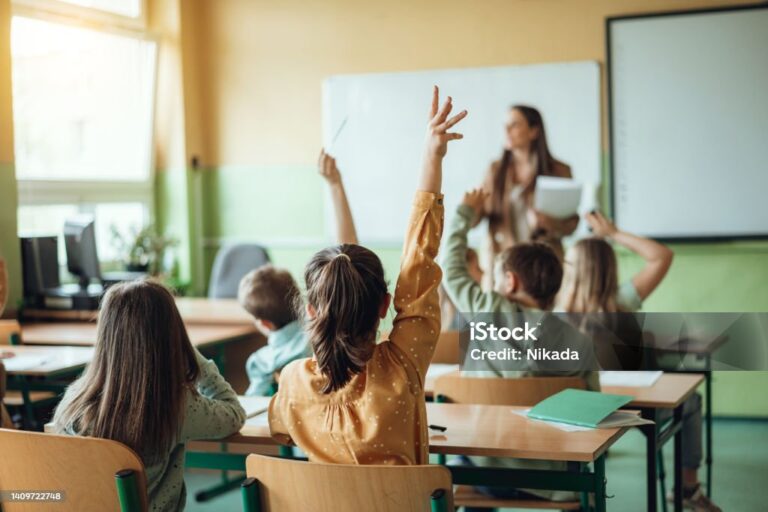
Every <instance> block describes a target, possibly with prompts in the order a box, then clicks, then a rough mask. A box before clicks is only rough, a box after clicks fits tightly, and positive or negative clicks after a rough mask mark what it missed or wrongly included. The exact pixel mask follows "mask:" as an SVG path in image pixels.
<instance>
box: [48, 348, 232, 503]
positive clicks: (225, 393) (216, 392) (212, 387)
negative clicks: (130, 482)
mask: <svg viewBox="0 0 768 512" xmlns="http://www.w3.org/2000/svg"><path fill="white" fill-rule="evenodd" d="M195 352H196V353H197V363H198V365H199V366H200V377H199V379H198V381H197V393H193V392H192V391H189V392H188V393H187V400H186V404H185V408H184V419H183V421H182V423H181V425H180V430H179V435H178V437H177V439H176V442H175V443H174V444H173V446H172V447H171V449H170V451H169V452H168V453H164V454H160V455H159V456H158V457H152V459H153V462H152V464H150V465H146V462H145V470H146V474H147V495H148V496H149V510H151V511H153V512H156V511H157V512H160V511H163V512H165V511H175V510H184V504H185V503H186V495H187V492H186V488H185V486H184V451H185V447H186V443H187V441H190V440H194V439H218V438H221V437H226V436H228V435H230V434H234V433H235V432H238V431H239V430H240V428H241V427H242V426H243V424H244V423H245V410H243V407H242V406H241V405H240V402H239V401H238V400H237V395H236V394H235V392H234V390H233V389H232V386H230V385H229V383H228V382H227V381H226V380H224V377H222V376H221V374H220V373H219V370H218V369H217V368H216V365H215V364H214V363H213V361H209V360H208V359H206V358H205V357H203V356H202V355H201V354H200V353H199V352H197V350H195ZM78 388H79V381H76V382H74V383H73V384H72V385H71V386H69V388H68V389H67V391H66V393H65V394H64V398H62V400H61V403H60V404H59V406H58V407H57V409H56V412H57V414H56V415H55V416H54V419H53V421H54V429H55V431H56V432H57V433H61V434H70V435H80V432H78V431H77V429H76V428H75V427H74V426H73V425H61V424H60V422H59V421H57V420H58V417H59V414H58V412H59V411H63V410H64V409H65V408H66V407H67V405H68V404H69V402H70V401H71V400H72V398H74V396H75V395H76V393H77V390H78ZM158 406H159V407H162V404H158ZM143 458H145V457H143ZM146 458H148V457H146Z"/></svg>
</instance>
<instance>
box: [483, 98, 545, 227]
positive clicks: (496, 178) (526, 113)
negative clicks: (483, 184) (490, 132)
mask: <svg viewBox="0 0 768 512" xmlns="http://www.w3.org/2000/svg"><path fill="white" fill-rule="evenodd" d="M510 110H517V111H518V112H520V113H521V114H523V117H525V119H526V121H528V126H530V127H531V128H538V130H539V136H538V137H536V139H535V140H534V141H533V142H531V148H530V151H531V153H532V154H533V155H535V157H536V175H535V176H534V178H533V180H531V182H530V183H527V184H526V185H525V190H524V194H523V196H524V198H525V200H528V198H529V197H530V196H531V193H532V192H533V189H534V187H535V186H536V178H537V177H538V176H551V175H552V174H554V168H555V158H554V157H553V156H552V153H550V152H549V145H548V144H547V132H546V131H545V130H544V119H543V118H542V117H541V113H540V112H539V111H538V110H536V109H535V108H533V107H530V106H528V105H513V106H512V107H511V108H510ZM510 165H513V160H512V151H511V150H509V149H505V150H504V153H503V154H502V156H501V161H500V164H499V165H498V167H496V168H495V169H493V176H492V178H491V183H492V185H493V186H492V191H491V211H490V212H488V229H489V232H490V234H491V238H492V239H493V235H494V233H496V231H497V230H498V229H499V227H500V226H501V224H502V222H503V218H504V215H505V214H507V213H505V212H504V203H505V201H504V200H505V195H506V186H505V185H506V181H507V171H508V170H509V167H510Z"/></svg>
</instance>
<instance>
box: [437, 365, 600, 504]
mask: <svg viewBox="0 0 768 512" xmlns="http://www.w3.org/2000/svg"><path fill="white" fill-rule="evenodd" d="M569 388H575V389H586V383H585V382H584V379H582V378H580V377H521V378H514V379H503V378H478V377H462V376H461V375H456V374H448V375H441V376H440V377H438V378H437V379H436V380H435V399H436V400H437V401H438V402H454V403H468V404H484V405H518V406H526V407H527V406H533V405H536V404H537V403H539V402H541V401H542V400H544V399H545V398H547V397H549V396H552V395H554V394H555V393H559V392H560V391H562V390H564V389H569ZM454 501H455V503H456V506H462V507H487V508H522V509H555V510H580V509H581V503H580V502H578V501H548V500H543V499H542V500H511V499H504V498H492V497H488V496H485V495H483V494H481V493H479V492H477V491H475V490H474V489H473V488H472V487H471V486H468V485H459V486H456V488H455V489H454Z"/></svg>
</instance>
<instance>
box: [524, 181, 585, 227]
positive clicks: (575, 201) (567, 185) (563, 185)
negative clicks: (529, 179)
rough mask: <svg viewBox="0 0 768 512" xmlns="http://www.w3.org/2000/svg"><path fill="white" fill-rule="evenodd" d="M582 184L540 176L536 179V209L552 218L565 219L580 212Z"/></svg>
mask: <svg viewBox="0 0 768 512" xmlns="http://www.w3.org/2000/svg"><path fill="white" fill-rule="evenodd" d="M580 202H581V183H578V182H576V181H574V180H572V179H571V178H556V177H554V176H539V177H538V178H536V197H535V199H534V207H535V208H536V209H537V210H538V211H540V212H541V213H544V214H546V215H549V216H550V217H554V218H556V219H564V218H566V217H570V216H571V215H574V214H576V213H577V212H578V211H579V203H580Z"/></svg>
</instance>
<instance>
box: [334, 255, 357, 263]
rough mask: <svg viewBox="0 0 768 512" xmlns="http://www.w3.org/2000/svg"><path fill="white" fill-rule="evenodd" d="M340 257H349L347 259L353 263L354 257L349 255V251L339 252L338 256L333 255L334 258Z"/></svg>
mask: <svg viewBox="0 0 768 512" xmlns="http://www.w3.org/2000/svg"><path fill="white" fill-rule="evenodd" d="M340 257H344V258H347V260H348V261H349V262H350V263H352V258H350V257H349V254H347V253H344V252H340V253H339V254H337V255H336V256H334V257H333V259H336V258H340Z"/></svg>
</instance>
